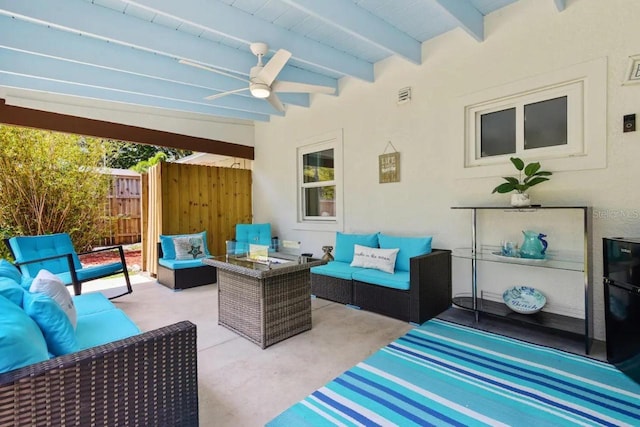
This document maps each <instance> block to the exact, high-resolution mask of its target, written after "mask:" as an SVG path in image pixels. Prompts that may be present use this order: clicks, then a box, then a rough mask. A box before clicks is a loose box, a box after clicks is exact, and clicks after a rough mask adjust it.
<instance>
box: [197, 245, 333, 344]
mask: <svg viewBox="0 0 640 427" xmlns="http://www.w3.org/2000/svg"><path fill="white" fill-rule="evenodd" d="M269 259H270V260H273V262H262V261H260V262H258V261H254V260H251V259H249V258H246V257H245V256H232V255H227V256H224V255H223V256H216V257H213V258H208V259H204V260H203V261H202V262H203V263H205V264H208V265H211V266H214V267H216V268H217V271H218V324H219V325H221V326H224V327H226V328H227V329H230V330H232V331H234V332H236V333H237V334H239V335H241V336H243V337H245V338H247V339H248V340H249V341H251V342H253V343H255V344H257V345H259V346H260V347H262V348H266V347H268V346H270V345H273V344H275V343H277V342H280V341H282V340H285V339H287V338H289V337H292V336H294V335H296V334H299V333H301V332H304V331H308V330H309V329H311V282H310V275H309V269H310V268H311V267H314V266H316V265H320V264H322V263H323V261H321V260H318V259H313V258H307V257H295V256H289V255H282V254H278V253H276V254H272V255H270V258H269Z"/></svg>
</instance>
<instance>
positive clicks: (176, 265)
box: [158, 258, 204, 270]
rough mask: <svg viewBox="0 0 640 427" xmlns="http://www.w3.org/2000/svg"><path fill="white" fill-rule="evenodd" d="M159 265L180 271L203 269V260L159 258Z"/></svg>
mask: <svg viewBox="0 0 640 427" xmlns="http://www.w3.org/2000/svg"><path fill="white" fill-rule="evenodd" d="M158 264H160V265H161V266H163V267H167V268H170V269H172V270H180V269H181V268H193V267H202V266H203V265H204V264H203V263H202V258H198V259H184V260H183V259H165V258H159V259H158Z"/></svg>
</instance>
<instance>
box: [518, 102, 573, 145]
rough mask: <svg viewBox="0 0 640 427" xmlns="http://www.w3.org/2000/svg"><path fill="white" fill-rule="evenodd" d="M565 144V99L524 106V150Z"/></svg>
mask: <svg viewBox="0 0 640 427" xmlns="http://www.w3.org/2000/svg"><path fill="white" fill-rule="evenodd" d="M566 144H567V97H566V96H563V97H561V98H555V99H549V100H546V101H541V102H536V103H534V104H527V105H525V106H524V148H525V149H532V148H541V147H553V146H556V145H566Z"/></svg>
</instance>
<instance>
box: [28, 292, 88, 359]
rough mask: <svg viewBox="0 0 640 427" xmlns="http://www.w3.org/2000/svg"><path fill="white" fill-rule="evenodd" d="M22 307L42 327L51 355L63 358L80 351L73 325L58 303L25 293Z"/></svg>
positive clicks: (44, 296) (43, 295)
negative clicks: (65, 355)
mask: <svg viewBox="0 0 640 427" xmlns="http://www.w3.org/2000/svg"><path fill="white" fill-rule="evenodd" d="M22 306H23V308H24V311H25V313H27V314H28V315H29V317H31V318H32V319H33V320H34V321H35V322H36V323H37V324H38V327H40V330H41V331H42V335H44V340H45V341H46V342H47V349H48V350H49V352H50V353H51V354H53V355H55V356H62V355H64V354H69V353H73V352H75V351H77V350H78V343H77V342H76V334H75V330H74V329H73V325H72V324H71V321H70V320H69V317H68V316H67V314H66V313H65V312H64V310H62V308H61V307H60V305H58V303H57V302H55V301H54V300H53V299H51V298H50V297H49V296H47V295H45V294H41V293H33V294H32V293H30V292H25V293H24V298H23V300H22Z"/></svg>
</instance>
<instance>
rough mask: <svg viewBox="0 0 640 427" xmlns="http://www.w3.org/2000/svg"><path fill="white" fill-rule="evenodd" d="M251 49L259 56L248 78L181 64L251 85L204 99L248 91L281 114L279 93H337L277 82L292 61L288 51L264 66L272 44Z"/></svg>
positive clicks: (278, 52)
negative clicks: (264, 100)
mask: <svg viewBox="0 0 640 427" xmlns="http://www.w3.org/2000/svg"><path fill="white" fill-rule="evenodd" d="M249 48H250V49H251V53H253V54H254V55H255V56H257V57H258V63H257V64H256V65H255V66H254V67H251V70H250V71H249V79H243V78H239V77H236V76H233V75H230V74H229V73H226V72H224V71H222V70H217V69H215V68H211V67H207V66H204V65H201V64H197V63H193V62H190V61H188V60H180V63H182V64H186V65H191V66H194V67H198V68H202V69H205V70H208V71H212V72H214V73H218V74H222V75H225V76H229V77H234V78H236V79H239V80H242V81H245V82H247V83H248V86H247V87H245V88H242V89H235V90H230V91H227V92H222V93H218V94H215V95H211V96H208V97H206V98H205V99H208V100H214V99H217V98H220V97H222V96H226V95H230V94H233V93H238V92H244V91H245V90H249V93H251V95H252V96H253V97H255V98H260V99H266V100H267V101H268V102H269V104H271V106H272V107H273V108H275V109H276V110H278V111H280V112H284V111H285V108H284V105H283V104H282V102H281V101H280V99H279V98H278V96H277V95H276V92H292V93H305V92H306V93H328V94H333V93H335V89H334V88H332V87H328V86H317V85H311V84H305V83H298V82H286V81H280V80H276V77H277V76H278V74H279V73H280V71H282V69H283V68H284V67H285V65H286V64H287V61H289V58H291V52H289V51H287V50H285V49H279V50H278V51H277V52H276V53H275V54H274V55H273V56H272V57H271V59H270V60H269V62H267V63H266V64H263V63H262V57H263V56H264V55H265V54H266V53H267V52H269V45H267V44H266V43H251V45H250V46H249Z"/></svg>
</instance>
